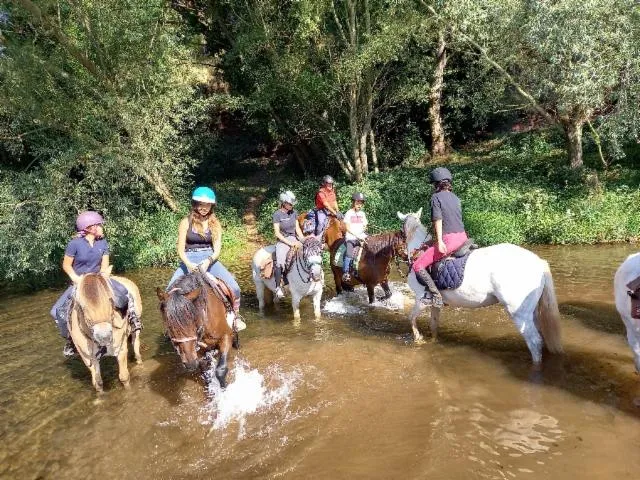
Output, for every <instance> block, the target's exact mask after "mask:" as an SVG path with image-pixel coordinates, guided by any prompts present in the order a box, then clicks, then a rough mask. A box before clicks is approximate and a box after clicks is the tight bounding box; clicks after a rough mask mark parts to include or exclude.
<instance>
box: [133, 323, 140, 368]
mask: <svg viewBox="0 0 640 480" xmlns="http://www.w3.org/2000/svg"><path fill="white" fill-rule="evenodd" d="M131 346H132V347H133V354H134V356H135V357H136V363H137V364H138V365H141V364H142V355H141V354H140V330H134V331H133V332H131Z"/></svg>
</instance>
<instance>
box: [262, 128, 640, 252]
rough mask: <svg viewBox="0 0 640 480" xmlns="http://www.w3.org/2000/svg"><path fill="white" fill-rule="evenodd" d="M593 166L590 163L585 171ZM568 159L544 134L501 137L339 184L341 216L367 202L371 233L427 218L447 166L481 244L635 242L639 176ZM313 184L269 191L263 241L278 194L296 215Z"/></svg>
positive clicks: (639, 226) (629, 166)
mask: <svg viewBox="0 0 640 480" xmlns="http://www.w3.org/2000/svg"><path fill="white" fill-rule="evenodd" d="M597 161H598V160H597V159H595V158H588V165H590V166H594V167H595V166H596V165H597V164H596V162H597ZM566 163H567V161H566V154H565V152H564V151H563V150H562V149H560V148H558V147H557V146H556V145H555V143H554V142H553V139H550V138H547V137H546V136H545V135H544V134H540V133H538V134H523V135H513V134H511V135H504V136H502V137H500V138H496V139H493V140H491V141H487V142H483V143H478V144H474V145H470V146H469V147H468V148H466V149H464V150H461V151H458V152H455V153H454V154H452V155H450V156H448V157H447V158H445V159H444V160H443V161H441V162H439V163H438V164H430V165H428V166H427V167H412V166H403V167H400V168H397V169H393V170H391V171H388V172H383V173H380V174H377V175H375V174H371V175H369V176H368V177H367V178H366V180H365V181H364V182H362V183H361V184H359V185H344V184H343V185H339V186H338V194H339V202H340V207H341V209H342V211H345V210H347V209H348V208H349V206H350V197H351V194H352V193H353V192H355V191H361V192H363V193H364V194H365V196H366V198H367V203H366V206H365V211H366V212H367V215H368V217H369V221H370V225H371V227H370V228H371V230H372V231H373V232H377V231H383V230H394V229H398V228H399V222H398V219H397V217H396V212H397V211H398V210H399V211H402V212H407V211H413V212H415V211H417V210H418V209H419V208H420V207H423V217H422V218H423V221H428V219H429V199H430V196H431V194H432V188H431V186H430V185H429V184H428V174H429V171H430V170H431V169H432V168H433V167H434V166H437V165H442V166H446V167H447V168H449V169H450V170H451V171H452V172H453V175H454V191H455V193H456V194H457V195H458V196H459V197H460V198H461V200H462V204H463V211H464V220H465V225H466V227H467V229H468V231H469V233H470V234H471V235H472V236H473V237H474V238H475V239H476V240H477V241H478V242H479V243H480V244H481V245H490V244H496V243H502V242H511V243H516V244H595V243H610V242H626V241H636V240H638V239H640V211H639V210H638V208H637V206H638V205H640V189H639V186H640V175H639V171H638V170H637V168H636V167H635V166H634V165H633V163H634V158H633V157H632V156H631V155H630V156H628V157H627V159H626V162H625V164H618V165H614V166H611V167H609V168H608V169H607V170H603V169H595V168H585V169H584V170H581V171H572V170H571V169H569V168H568V167H567V166H566ZM317 187H318V184H317V181H315V180H313V181H299V180H297V179H293V178H292V179H289V180H288V181H285V182H283V183H282V184H281V185H273V186H272V187H271V189H270V192H269V193H268V194H267V197H268V198H269V201H268V202H266V203H264V204H263V205H262V207H261V211H260V216H259V218H260V231H261V232H262V233H263V234H265V235H268V234H269V231H270V229H271V225H270V215H269V213H270V212H272V211H273V210H274V209H275V208H276V197H277V195H276V193H277V191H278V190H280V189H291V190H292V191H294V192H295V194H296V195H297V196H298V198H299V200H300V201H299V204H298V205H297V208H298V210H299V211H304V210H305V209H308V208H311V207H312V202H313V198H314V193H315V191H316V189H317Z"/></svg>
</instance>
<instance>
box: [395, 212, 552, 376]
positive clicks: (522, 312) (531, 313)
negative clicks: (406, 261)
mask: <svg viewBox="0 0 640 480" xmlns="http://www.w3.org/2000/svg"><path fill="white" fill-rule="evenodd" d="M421 214H422V209H420V210H418V211H417V212H416V213H407V214H403V213H400V212H398V218H399V219H400V220H401V221H402V231H403V233H404V235H405V238H406V239H407V250H408V254H409V257H410V258H411V257H412V256H413V255H412V254H413V253H414V252H416V251H417V250H418V249H419V248H420V247H421V246H422V244H424V243H425V242H427V241H430V240H431V235H430V234H429V233H428V232H427V230H426V228H425V227H424V226H423V225H422V223H421V222H420V216H421ZM407 283H408V284H409V286H410V287H411V289H412V290H413V292H414V293H415V296H416V300H415V305H414V307H413V311H412V312H411V316H410V321H411V329H412V330H413V336H414V340H415V342H416V343H421V342H423V338H422V335H421V334H420V332H419V331H418V327H417V326H416V320H417V318H418V316H419V315H420V312H421V311H422V310H423V309H424V308H426V307H425V306H424V305H422V303H421V302H420V300H419V298H420V297H421V296H422V295H423V294H424V291H425V287H423V286H422V285H421V284H420V283H419V282H418V280H417V278H416V275H415V272H414V271H413V270H410V273H409V277H408V278H407ZM441 293H442V298H443V300H444V302H445V303H446V304H448V305H452V306H454V307H467V308H478V307H485V306H488V305H492V304H495V303H501V304H502V305H504V308H505V309H506V310H507V313H508V314H509V316H510V317H511V319H512V320H513V323H514V324H515V325H516V327H517V328H518V331H519V332H520V333H521V334H522V336H523V337H524V340H525V342H526V343H527V347H528V348H529V351H530V352H531V357H532V359H533V363H534V365H536V366H537V365H539V364H540V363H541V361H542V347H543V345H545V346H546V347H547V350H549V352H551V353H561V352H562V341H561V338H560V312H559V311H558V302H557V300H556V294H555V289H554V286H553V278H552V276H551V271H550V270H549V264H548V263H547V262H545V261H544V260H543V259H541V258H540V257H538V256H537V255H536V254H535V253H533V252H530V251H529V250H526V249H524V248H522V247H519V246H517V245H512V244H509V243H503V244H500V245H492V246H490V247H485V248H479V249H477V250H474V251H473V253H471V254H470V256H469V259H468V261H467V265H466V270H465V273H464V279H463V281H462V284H461V285H460V286H459V287H458V288H456V289H455V290H442V291H441ZM439 316H440V309H438V308H434V307H432V308H431V334H432V335H433V338H434V339H436V338H437V332H438V322H439Z"/></svg>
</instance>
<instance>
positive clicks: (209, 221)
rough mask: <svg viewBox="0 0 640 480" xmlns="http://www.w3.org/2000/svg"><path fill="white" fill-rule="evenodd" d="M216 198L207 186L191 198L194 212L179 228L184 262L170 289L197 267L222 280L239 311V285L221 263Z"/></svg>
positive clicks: (220, 241) (181, 254)
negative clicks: (219, 258) (227, 286)
mask: <svg viewBox="0 0 640 480" xmlns="http://www.w3.org/2000/svg"><path fill="white" fill-rule="evenodd" d="M215 205H216V196H215V193H214V192H213V190H211V189H210V188H208V187H198V188H196V189H195V190H194V192H193V195H192V197H191V212H190V213H189V215H188V216H187V217H185V218H183V219H182V221H181V222H180V225H179V227H178V244H177V247H178V248H177V251H178V256H179V257H180V260H181V263H180V266H179V267H178V269H177V270H176V271H175V273H174V274H173V277H171V280H170V281H169V286H168V287H167V290H169V289H171V285H172V284H173V283H174V282H175V281H176V280H177V279H178V278H180V277H182V276H183V275H186V274H188V273H189V272H192V271H194V270H195V269H196V268H198V269H200V270H201V271H202V272H208V273H210V274H211V275H213V276H214V277H217V278H219V279H221V280H223V281H224V282H225V283H226V284H227V285H229V288H231V290H232V291H233V293H234V296H235V297H236V304H235V305H234V307H235V309H236V311H237V309H238V308H239V307H240V286H239V285H238V282H237V281H236V279H235V277H234V276H233V275H232V274H231V273H230V272H229V271H228V270H227V269H226V268H225V266H224V265H222V263H220V261H219V260H218V257H219V256H220V252H221V250H222V225H220V221H219V220H218V218H217V217H216V214H215V212H214V206H215Z"/></svg>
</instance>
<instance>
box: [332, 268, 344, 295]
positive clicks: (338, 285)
mask: <svg viewBox="0 0 640 480" xmlns="http://www.w3.org/2000/svg"><path fill="white" fill-rule="evenodd" d="M331 273H333V282H334V283H335V284H336V295H340V294H341V293H342V274H341V273H340V271H339V270H338V269H337V268H336V267H335V266H333V265H332V266H331Z"/></svg>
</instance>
